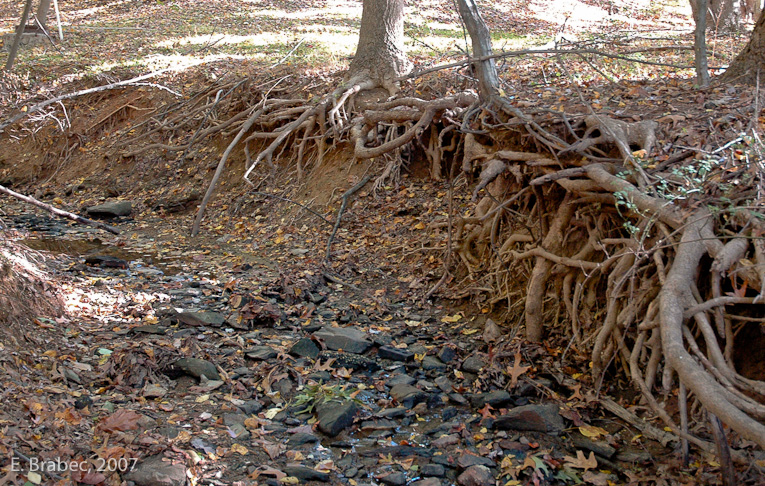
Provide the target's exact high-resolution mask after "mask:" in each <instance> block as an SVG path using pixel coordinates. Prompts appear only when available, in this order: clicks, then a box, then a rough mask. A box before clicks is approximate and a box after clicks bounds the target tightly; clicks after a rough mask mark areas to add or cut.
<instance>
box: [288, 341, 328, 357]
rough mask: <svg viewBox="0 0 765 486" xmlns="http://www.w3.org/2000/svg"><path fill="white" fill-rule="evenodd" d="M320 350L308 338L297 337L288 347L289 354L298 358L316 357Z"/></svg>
mask: <svg viewBox="0 0 765 486" xmlns="http://www.w3.org/2000/svg"><path fill="white" fill-rule="evenodd" d="M320 352H321V350H320V349H319V347H318V346H317V345H316V343H315V342H313V341H312V340H311V339H310V338H302V339H299V340H298V341H297V342H296V343H295V344H293V345H292V347H291V348H290V354H291V355H293V356H298V357H300V358H311V359H316V358H317V357H318V356H319V353H320Z"/></svg>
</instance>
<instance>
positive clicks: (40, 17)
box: [37, 0, 51, 30]
mask: <svg viewBox="0 0 765 486" xmlns="http://www.w3.org/2000/svg"><path fill="white" fill-rule="evenodd" d="M50 2H51V0H40V5H39V6H38V7H37V21H38V22H40V25H42V27H43V29H44V30H48V12H50Z"/></svg>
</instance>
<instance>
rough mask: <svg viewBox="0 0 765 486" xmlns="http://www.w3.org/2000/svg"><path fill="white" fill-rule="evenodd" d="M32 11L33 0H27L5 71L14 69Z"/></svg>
mask: <svg viewBox="0 0 765 486" xmlns="http://www.w3.org/2000/svg"><path fill="white" fill-rule="evenodd" d="M31 10H32V0H27V2H26V3H25V4H24V13H22V14H21V21H19V26H18V27H17V28H16V34H15V35H14V36H13V44H11V51H10V52H9V53H8V61H7V62H6V63H5V70H6V71H10V70H11V68H12V67H13V62H14V61H15V60H16V54H18V52H19V44H20V43H21V35H22V34H23V33H24V28H25V27H26V25H27V19H29V12H30V11H31Z"/></svg>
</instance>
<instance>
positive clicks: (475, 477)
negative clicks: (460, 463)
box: [457, 466, 494, 486]
mask: <svg viewBox="0 0 765 486" xmlns="http://www.w3.org/2000/svg"><path fill="white" fill-rule="evenodd" d="M457 483H458V484H460V486H494V475H493V474H492V473H491V471H490V470H489V468H488V467H486V466H470V467H469V468H467V469H465V471H464V472H463V473H462V474H460V475H459V476H458V477H457Z"/></svg>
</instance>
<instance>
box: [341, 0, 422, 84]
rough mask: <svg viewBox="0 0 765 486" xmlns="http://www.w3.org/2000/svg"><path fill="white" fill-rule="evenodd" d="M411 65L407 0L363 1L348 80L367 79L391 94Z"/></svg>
mask: <svg viewBox="0 0 765 486" xmlns="http://www.w3.org/2000/svg"><path fill="white" fill-rule="evenodd" d="M409 69H411V65H410V63H409V61H408V60H407V58H406V53H405V52H404V0H364V10H363V12H362V14H361V29H360V31H359V44H358V46H357V47H356V55H355V56H354V57H353V61H351V66H350V69H349V76H350V77H351V78H356V79H358V78H367V79H369V80H371V81H372V82H374V83H375V84H377V85H379V86H382V87H384V88H385V89H387V90H388V91H389V92H391V93H395V92H396V91H397V90H398V83H397V82H396V78H398V77H399V76H401V75H402V74H406V73H407V72H409Z"/></svg>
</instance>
